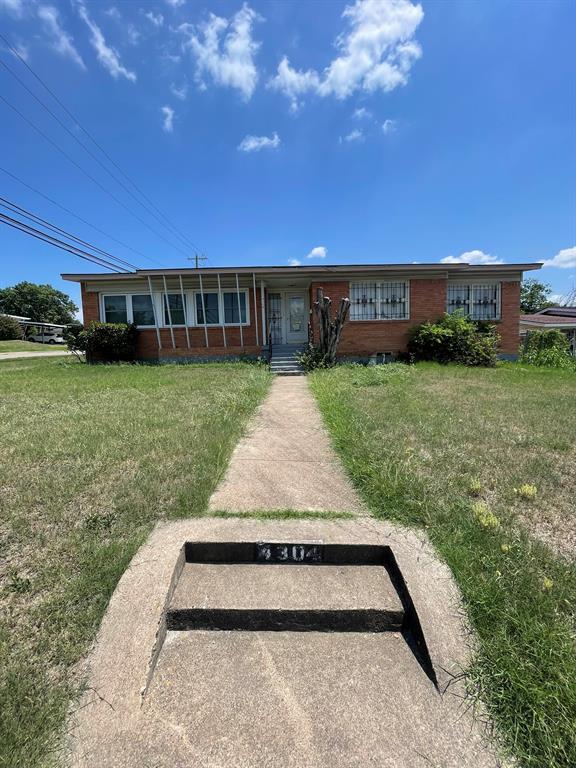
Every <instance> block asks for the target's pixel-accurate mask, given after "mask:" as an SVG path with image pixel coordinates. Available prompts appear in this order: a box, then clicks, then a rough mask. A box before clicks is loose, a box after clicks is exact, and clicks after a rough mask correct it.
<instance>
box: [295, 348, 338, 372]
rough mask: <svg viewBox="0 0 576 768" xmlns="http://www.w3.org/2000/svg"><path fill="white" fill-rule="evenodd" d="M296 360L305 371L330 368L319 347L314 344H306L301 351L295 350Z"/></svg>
mask: <svg viewBox="0 0 576 768" xmlns="http://www.w3.org/2000/svg"><path fill="white" fill-rule="evenodd" d="M295 357H296V360H298V362H299V363H300V365H301V366H302V368H304V370H305V371H315V370H316V369H317V368H331V367H332V366H331V365H330V363H329V362H328V361H327V360H326V355H324V354H323V353H322V352H321V351H320V348H319V347H316V346H315V345H314V344H308V346H307V347H305V348H304V349H303V350H302V351H301V352H296V354H295Z"/></svg>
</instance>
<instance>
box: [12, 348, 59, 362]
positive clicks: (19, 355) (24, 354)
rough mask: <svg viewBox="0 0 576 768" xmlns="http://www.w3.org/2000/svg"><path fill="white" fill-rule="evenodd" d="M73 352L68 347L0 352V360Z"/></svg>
mask: <svg viewBox="0 0 576 768" xmlns="http://www.w3.org/2000/svg"><path fill="white" fill-rule="evenodd" d="M71 354H72V352H69V351H68V350H67V349H55V350H54V351H53V352H52V351H50V352H0V361H1V360H18V359H20V358H22V359H27V358H29V357H63V356H64V355H71Z"/></svg>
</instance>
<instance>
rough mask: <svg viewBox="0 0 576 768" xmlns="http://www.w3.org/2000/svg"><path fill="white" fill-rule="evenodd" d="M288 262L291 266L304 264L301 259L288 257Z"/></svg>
mask: <svg viewBox="0 0 576 768" xmlns="http://www.w3.org/2000/svg"><path fill="white" fill-rule="evenodd" d="M288 264H289V265H290V266H291V267H299V266H301V265H302V262H301V261H299V260H298V259H288Z"/></svg>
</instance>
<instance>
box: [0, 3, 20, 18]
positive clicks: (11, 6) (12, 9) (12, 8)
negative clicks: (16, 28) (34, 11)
mask: <svg viewBox="0 0 576 768" xmlns="http://www.w3.org/2000/svg"><path fill="white" fill-rule="evenodd" d="M0 10H5V11H7V12H8V13H11V14H13V15H14V16H21V15H22V12H23V10H24V0H0Z"/></svg>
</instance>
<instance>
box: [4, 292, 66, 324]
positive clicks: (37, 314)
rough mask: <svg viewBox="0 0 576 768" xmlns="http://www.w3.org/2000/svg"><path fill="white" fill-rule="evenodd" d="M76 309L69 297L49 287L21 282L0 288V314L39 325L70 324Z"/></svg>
mask: <svg viewBox="0 0 576 768" xmlns="http://www.w3.org/2000/svg"><path fill="white" fill-rule="evenodd" d="M77 311H78V307H77V306H76V304H74V302H73V301H72V299H71V298H70V296H67V295H66V294H65V293H63V292H62V291H58V290H57V289H56V288H53V287H52V286H51V285H37V284H36V283H28V282H22V283H18V284H17V285H12V286H9V287H8V288H0V312H4V313H5V314H7V315H20V316H21V317H29V318H31V319H32V320H37V321H38V322H39V323H71V322H72V321H73V320H74V314H75V313H76V312H77Z"/></svg>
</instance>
